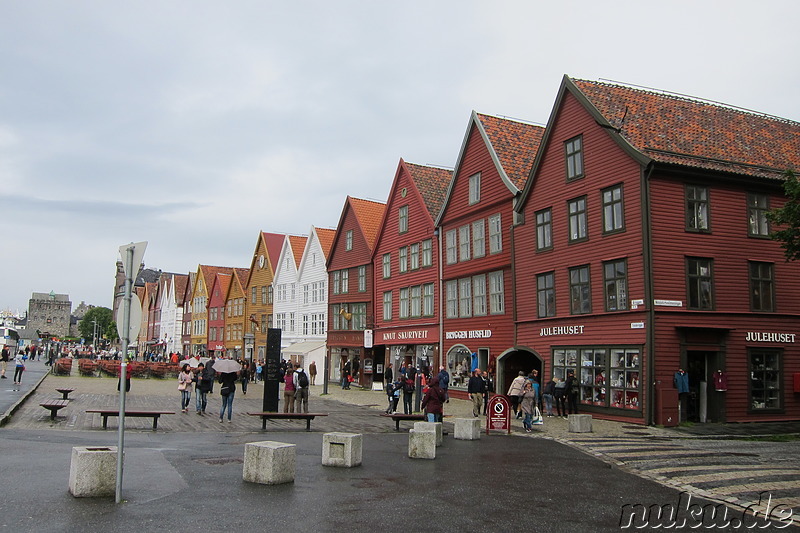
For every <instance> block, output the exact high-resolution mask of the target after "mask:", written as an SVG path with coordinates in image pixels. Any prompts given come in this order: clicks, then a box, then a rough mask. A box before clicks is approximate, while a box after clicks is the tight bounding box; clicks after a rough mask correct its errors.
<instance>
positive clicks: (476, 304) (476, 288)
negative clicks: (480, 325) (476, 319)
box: [472, 274, 486, 316]
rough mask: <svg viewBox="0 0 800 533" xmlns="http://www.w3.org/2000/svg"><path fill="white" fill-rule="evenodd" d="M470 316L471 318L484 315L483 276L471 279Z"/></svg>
mask: <svg viewBox="0 0 800 533" xmlns="http://www.w3.org/2000/svg"><path fill="white" fill-rule="evenodd" d="M472 314H473V316H483V315H485V314H486V275H485V274H480V275H478V276H473V277H472Z"/></svg>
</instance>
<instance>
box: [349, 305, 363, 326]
mask: <svg viewBox="0 0 800 533" xmlns="http://www.w3.org/2000/svg"><path fill="white" fill-rule="evenodd" d="M350 312H351V313H353V320H352V321H351V323H352V326H351V329H358V330H364V329H367V304H365V303H360V304H351V305H350Z"/></svg>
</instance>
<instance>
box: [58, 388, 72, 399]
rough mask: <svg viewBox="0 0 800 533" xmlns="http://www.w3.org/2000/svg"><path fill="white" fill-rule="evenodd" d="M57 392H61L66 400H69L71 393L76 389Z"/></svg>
mask: <svg viewBox="0 0 800 533" xmlns="http://www.w3.org/2000/svg"><path fill="white" fill-rule="evenodd" d="M56 391H57V392H60V393H61V394H62V395H63V396H64V399H65V400H69V399H70V397H69V393H71V392H74V391H75V389H56Z"/></svg>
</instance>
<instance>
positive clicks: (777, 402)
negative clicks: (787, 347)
mask: <svg viewBox="0 0 800 533" xmlns="http://www.w3.org/2000/svg"><path fill="white" fill-rule="evenodd" d="M781 383H783V376H782V372H781V351H780V350H750V408H751V409H752V410H753V411H760V410H767V409H773V410H774V409H782V407H783V405H782V401H781Z"/></svg>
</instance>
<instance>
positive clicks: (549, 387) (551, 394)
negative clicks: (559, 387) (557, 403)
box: [542, 378, 558, 417]
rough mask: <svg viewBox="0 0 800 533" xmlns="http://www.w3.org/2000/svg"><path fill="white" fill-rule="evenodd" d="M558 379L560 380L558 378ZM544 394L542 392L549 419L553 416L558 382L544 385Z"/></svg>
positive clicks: (549, 382) (545, 410)
mask: <svg viewBox="0 0 800 533" xmlns="http://www.w3.org/2000/svg"><path fill="white" fill-rule="evenodd" d="M556 379H558V378H556ZM543 390H544V392H542V400H543V401H544V414H546V415H547V416H548V417H551V416H553V399H554V398H555V393H556V382H555V381H554V380H552V379H551V380H550V381H548V382H547V383H545V385H544V389H543Z"/></svg>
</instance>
